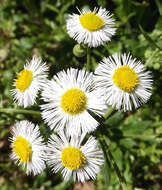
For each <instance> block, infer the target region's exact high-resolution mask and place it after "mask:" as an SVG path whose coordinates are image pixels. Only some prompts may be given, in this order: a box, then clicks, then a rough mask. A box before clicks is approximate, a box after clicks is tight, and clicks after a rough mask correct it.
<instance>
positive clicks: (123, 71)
mask: <svg viewBox="0 0 162 190" xmlns="http://www.w3.org/2000/svg"><path fill="white" fill-rule="evenodd" d="M113 82H114V83H115V85H116V86H118V87H119V88H120V89H122V90H124V91H125V92H132V91H134V89H135V88H136V86H137V85H138V83H139V80H138V75H137V74H136V73H135V71H134V69H133V68H130V67H129V66H126V65H124V66H121V67H120V68H118V69H116V70H115V72H114V74H113Z"/></svg>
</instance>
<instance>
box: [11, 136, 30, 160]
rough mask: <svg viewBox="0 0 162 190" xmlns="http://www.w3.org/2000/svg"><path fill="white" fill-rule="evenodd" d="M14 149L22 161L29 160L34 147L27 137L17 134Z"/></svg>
mask: <svg viewBox="0 0 162 190" xmlns="http://www.w3.org/2000/svg"><path fill="white" fill-rule="evenodd" d="M13 151H14V152H15V153H16V155H17V156H18V158H19V160H20V162H24V163H28V162H29V160H30V158H31V155H32V148H31V145H30V143H29V142H28V141H27V140H26V139H25V138H23V137H21V136H17V138H16V140H14V142H13Z"/></svg>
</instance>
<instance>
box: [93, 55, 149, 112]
mask: <svg viewBox="0 0 162 190" xmlns="http://www.w3.org/2000/svg"><path fill="white" fill-rule="evenodd" d="M95 74H96V76H95V81H96V83H97V86H98V87H101V88H105V94H104V96H105V98H106V99H107V103H108V104H109V105H112V106H116V109H123V110H124V111H127V110H132V107H134V108H138V107H139V106H140V105H141V104H143V103H146V102H147V101H148V99H149V98H150V96H151V88H152V77H151V75H150V72H149V71H145V68H144V65H143V64H142V63H141V62H140V61H137V60H136V59H134V58H132V56H131V55H130V54H128V55H126V54H123V55H119V54H113V55H112V56H109V57H108V58H104V59H103V60H102V61H101V63H100V64H99V65H98V67H97V68H96V70H95Z"/></svg>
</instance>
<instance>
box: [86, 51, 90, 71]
mask: <svg viewBox="0 0 162 190" xmlns="http://www.w3.org/2000/svg"><path fill="white" fill-rule="evenodd" d="M86 69H87V70H88V71H90V70H91V53H90V48H89V47H87V64H86Z"/></svg>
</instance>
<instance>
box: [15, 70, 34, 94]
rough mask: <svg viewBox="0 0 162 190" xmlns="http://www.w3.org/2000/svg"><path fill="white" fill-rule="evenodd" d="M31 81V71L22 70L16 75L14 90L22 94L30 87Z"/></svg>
mask: <svg viewBox="0 0 162 190" xmlns="http://www.w3.org/2000/svg"><path fill="white" fill-rule="evenodd" d="M32 79H33V73H32V71H30V70H28V69H24V70H22V71H21V72H20V73H19V74H18V79H17V80H16V88H17V89H19V90H20V92H24V91H25V90H26V89H27V88H28V87H29V85H30V83H31V81H32Z"/></svg>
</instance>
